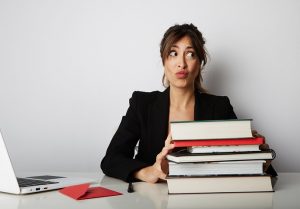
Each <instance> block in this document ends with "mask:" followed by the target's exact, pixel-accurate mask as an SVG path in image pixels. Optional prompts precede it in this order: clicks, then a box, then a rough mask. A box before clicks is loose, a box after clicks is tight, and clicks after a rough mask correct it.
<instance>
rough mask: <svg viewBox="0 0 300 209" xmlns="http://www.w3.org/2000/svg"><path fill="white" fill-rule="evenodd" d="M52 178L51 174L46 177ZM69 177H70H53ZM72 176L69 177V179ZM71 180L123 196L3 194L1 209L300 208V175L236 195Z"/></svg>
mask: <svg viewBox="0 0 300 209" xmlns="http://www.w3.org/2000/svg"><path fill="white" fill-rule="evenodd" d="M47 174H49V173H47ZM53 174H55V175H57V174H60V175H69V174H70V173H53ZM69 176H70V175H69ZM72 176H81V177H83V176H84V177H90V178H93V179H95V181H96V182H98V183H97V184H94V185H95V186H96V185H100V186H103V187H106V188H109V189H112V190H115V191H118V192H121V193H123V195H120V196H113V197H104V198H96V199H89V200H79V201H76V200H73V199H71V198H69V197H67V196H64V195H62V194H60V193H59V192H58V191H48V192H43V193H36V194H30V195H11V194H5V193H0V208H1V209H17V208H18V209H29V208H30V209H35V208H37V209H48V208H49V209H53V208H57V209H64V208H72V209H77V208H84V209H89V208H90V209H93V208H97V209H98V208H99V209H122V208H125V209H126V208H128V209H134V208H139V209H150V208H151V209H158V208H162V209H172V208H176V209H179V208H182V209H191V208H199V209H201V208H205V209H211V208H222V209H229V208H230V209H235V208H236V209H250V208H251V209H254V208H256V209H265V208H268V209H269V208H274V209H294V208H297V209H299V208H300V173H279V178H278V181H277V183H276V185H275V192H270V193H236V194H195V195H168V193H167V185H166V184H165V183H159V184H148V183H144V182H140V183H134V189H135V192H134V193H127V186H128V184H127V183H125V182H123V181H120V180H117V179H113V178H110V177H107V176H103V175H102V174H100V173H72Z"/></svg>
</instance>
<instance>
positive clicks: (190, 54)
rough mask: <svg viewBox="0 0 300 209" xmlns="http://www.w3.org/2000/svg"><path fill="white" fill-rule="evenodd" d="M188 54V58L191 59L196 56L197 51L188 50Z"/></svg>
mask: <svg viewBox="0 0 300 209" xmlns="http://www.w3.org/2000/svg"><path fill="white" fill-rule="evenodd" d="M186 56H187V58H189V59H194V58H195V53H194V52H188V53H187V54H186Z"/></svg>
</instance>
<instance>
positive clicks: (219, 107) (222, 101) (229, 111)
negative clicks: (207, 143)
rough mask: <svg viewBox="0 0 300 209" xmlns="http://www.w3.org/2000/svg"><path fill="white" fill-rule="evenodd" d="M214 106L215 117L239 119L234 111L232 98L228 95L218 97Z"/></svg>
mask: <svg viewBox="0 0 300 209" xmlns="http://www.w3.org/2000/svg"><path fill="white" fill-rule="evenodd" d="M216 98H217V101H216V102H215V107H214V118H217V119H224V120H225V119H237V117H236V114H235V113H234V111H233V107H232V105H231V104H230V100H229V98H228V97H227V96H219V97H216Z"/></svg>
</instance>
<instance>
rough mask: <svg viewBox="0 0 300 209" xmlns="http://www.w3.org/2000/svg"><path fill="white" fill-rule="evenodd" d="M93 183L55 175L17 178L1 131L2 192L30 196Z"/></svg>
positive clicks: (88, 180) (0, 181) (84, 179)
mask: <svg viewBox="0 0 300 209" xmlns="http://www.w3.org/2000/svg"><path fill="white" fill-rule="evenodd" d="M93 181H94V180H92V179H86V178H73V177H72V178H71V177H65V176H53V175H37V176H29V177H26V178H18V177H16V175H15V172H14V169H13V166H12V163H11V160H10V158H9V154H8V151H7V149H6V146H5V142H4V139H3V137H2V134H1V131H0V192H6V193H13V194H28V193H35V192H42V191H46V190H53V189H60V188H63V187H66V186H71V185H76V184H82V183H90V182H93Z"/></svg>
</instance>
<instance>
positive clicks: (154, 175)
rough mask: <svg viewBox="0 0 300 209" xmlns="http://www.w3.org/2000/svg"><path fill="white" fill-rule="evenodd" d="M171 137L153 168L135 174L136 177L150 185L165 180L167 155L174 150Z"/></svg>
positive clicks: (149, 167) (169, 136)
mask: <svg viewBox="0 0 300 209" xmlns="http://www.w3.org/2000/svg"><path fill="white" fill-rule="evenodd" d="M171 140H172V139H171V135H170V134H169V135H168V137H167V139H166V141H165V146H164V147H163V149H162V150H161V152H160V153H159V154H158V155H157V156H156V161H155V163H154V164H153V165H152V166H148V167H145V168H142V169H141V170H139V171H137V172H136V173H135V174H134V177H135V178H137V179H140V180H142V181H145V182H149V183H156V182H157V181H159V180H160V179H165V178H166V176H167V173H168V161H167V160H166V156H167V154H168V153H169V152H170V151H171V150H172V149H173V148H174V144H171Z"/></svg>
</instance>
